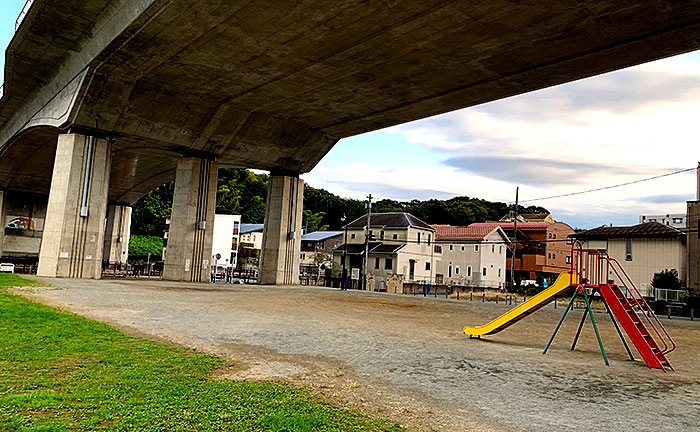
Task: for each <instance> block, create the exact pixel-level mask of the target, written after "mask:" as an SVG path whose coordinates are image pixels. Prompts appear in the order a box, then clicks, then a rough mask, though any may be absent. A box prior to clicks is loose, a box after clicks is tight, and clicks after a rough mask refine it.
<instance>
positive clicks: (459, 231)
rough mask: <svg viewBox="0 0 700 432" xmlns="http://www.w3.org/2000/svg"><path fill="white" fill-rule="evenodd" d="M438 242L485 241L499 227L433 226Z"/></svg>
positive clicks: (481, 225) (477, 225) (473, 225)
mask: <svg viewBox="0 0 700 432" xmlns="http://www.w3.org/2000/svg"><path fill="white" fill-rule="evenodd" d="M432 227H433V228H435V239H436V240H483V239H484V237H486V236H487V235H489V234H491V232H493V230H495V229H496V228H498V226H497V225H495V224H494V225H488V224H471V225H469V226H452V225H432Z"/></svg>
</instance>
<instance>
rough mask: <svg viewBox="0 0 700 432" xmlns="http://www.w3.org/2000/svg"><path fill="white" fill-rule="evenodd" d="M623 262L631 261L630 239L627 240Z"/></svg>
mask: <svg viewBox="0 0 700 432" xmlns="http://www.w3.org/2000/svg"><path fill="white" fill-rule="evenodd" d="M625 261H632V239H631V238H628V239H627V247H626V251H625Z"/></svg>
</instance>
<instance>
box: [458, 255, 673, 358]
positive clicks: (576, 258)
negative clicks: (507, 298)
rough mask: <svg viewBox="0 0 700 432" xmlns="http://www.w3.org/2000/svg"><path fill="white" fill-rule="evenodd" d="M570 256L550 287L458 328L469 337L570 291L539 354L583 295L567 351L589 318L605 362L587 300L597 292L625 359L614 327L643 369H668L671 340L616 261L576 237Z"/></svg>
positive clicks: (492, 329) (509, 321)
mask: <svg viewBox="0 0 700 432" xmlns="http://www.w3.org/2000/svg"><path fill="white" fill-rule="evenodd" d="M571 258H572V259H571V269H570V271H568V272H563V273H561V274H560V275H559V277H558V278H557V280H556V282H555V283H554V284H553V285H552V286H551V287H549V288H547V289H545V290H544V291H542V292H541V293H539V294H537V295H536V296H534V297H533V298H531V299H530V300H528V301H526V302H524V303H523V304H520V305H518V306H516V307H515V308H513V309H511V310H510V311H508V312H506V313H505V314H503V315H501V316H500V317H498V318H496V319H495V320H493V321H491V322H490V323H488V324H485V325H482V326H477V327H464V329H463V330H462V332H463V333H464V334H467V335H469V337H470V338H471V337H473V336H477V337H481V336H482V335H488V334H493V333H497V332H499V331H501V330H503V329H505V328H506V327H509V326H511V325H513V324H515V323H516V322H518V321H520V320H521V319H523V318H525V317H526V316H528V315H530V314H532V313H534V312H536V311H537V310H539V309H541V308H542V307H544V306H545V305H547V304H549V303H550V302H551V301H552V300H554V299H555V298H556V297H558V296H564V295H567V294H569V293H573V294H572V296H571V299H570V300H569V303H568V305H567V306H566V309H564V313H563V315H562V317H561V319H560V320H559V323H558V324H557V327H556V328H555V329H554V332H553V333H552V336H551V337H550V339H549V342H547V346H546V347H545V349H544V352H543V354H546V353H547V351H548V350H549V347H550V346H551V344H552V342H553V341H554V338H555V336H556V335H557V332H558V331H559V328H560V327H561V325H562V323H563V322H564V319H565V318H566V316H567V314H568V313H569V311H570V310H572V308H573V306H574V301H575V299H576V298H577V297H583V300H584V301H585V304H586V309H585V310H584V312H583V315H582V317H581V322H580V323H579V326H578V330H577V332H576V336H575V337H574V341H573V344H572V345H571V350H573V349H574V348H575V347H576V343H577V341H578V338H579V336H580V334H581V329H582V328H583V324H584V322H585V320H586V318H587V317H589V318H590V320H591V323H592V324H593V329H594V330H595V334H596V338H597V340H598V345H599V346H600V351H601V353H602V355H603V360H604V361H605V364H606V365H608V364H609V363H608V359H607V356H606V354H605V349H604V348H603V342H602V340H601V339H600V333H599V332H598V327H597V325H596V322H595V318H594V316H593V310H592V309H591V300H592V299H593V297H594V296H595V295H600V298H601V300H602V301H603V304H604V305H605V308H606V310H607V312H608V316H609V317H610V319H611V320H612V322H613V324H614V326H615V329H616V330H617V333H618V335H619V336H620V340H621V341H622V343H623V345H624V346H625V349H626V350H627V354H628V355H629V357H630V359H632V360H634V356H633V355H632V351H631V350H630V348H629V346H628V345H627V341H626V340H625V337H624V336H623V334H622V332H621V330H620V326H621V327H622V328H623V329H624V330H625V332H626V333H627V336H628V337H629V339H630V341H632V343H633V344H634V346H635V348H636V349H637V351H638V352H639V354H640V355H641V356H642V358H643V359H644V361H645V362H646V364H647V366H648V367H649V368H655V369H661V370H663V371H666V370H667V369H671V370H673V367H672V366H671V363H670V362H669V361H668V359H667V358H666V355H667V354H668V353H670V352H671V351H673V350H674V349H675V348H676V345H675V343H674V342H673V339H672V338H671V336H670V335H669V334H668V332H667V331H666V329H665V328H664V326H663V325H662V324H661V322H660V321H659V319H658V317H657V316H656V314H654V311H653V310H652V309H651V308H650V307H649V304H648V303H647V302H646V300H645V299H644V297H643V296H642V295H641V293H640V292H639V290H637V287H636V286H635V285H634V283H633V282H632V280H631V279H630V277H629V276H628V275H627V273H626V272H625V270H624V269H623V268H622V266H621V265H620V263H619V262H618V261H617V260H616V259H614V258H610V256H608V254H607V252H606V251H602V250H597V249H583V248H581V247H580V243H579V242H578V241H574V242H573V244H572V245H571ZM610 277H614V280H615V281H618V284H619V285H617V284H614V283H612V281H611V279H610ZM618 323H619V325H618ZM647 326H648V327H647Z"/></svg>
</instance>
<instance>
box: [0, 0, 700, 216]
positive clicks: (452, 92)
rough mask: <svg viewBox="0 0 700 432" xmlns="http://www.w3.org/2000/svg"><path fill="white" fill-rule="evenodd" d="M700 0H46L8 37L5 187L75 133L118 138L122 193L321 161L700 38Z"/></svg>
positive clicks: (20, 183)
mask: <svg viewBox="0 0 700 432" xmlns="http://www.w3.org/2000/svg"><path fill="white" fill-rule="evenodd" d="M698 35H700V1H687V2H672V1H661V0H656V1H636V0H635V1H633V0H617V1H611V0H591V1H577V2H570V1H565V0H551V1H546V2H545V1H507V0H493V1H487V2H483V1H477V0H462V1H445V0H369V1H367V0H363V1H360V0H339V1H328V2H298V1H286V0H275V1H264V0H263V1H260V0H255V1H253V0H242V1H232V0H91V1H89V2H85V1H80V0H68V1H67V0H60V1H59V0H35V1H34V4H33V6H32V7H31V9H30V10H29V12H28V14H27V16H26V18H25V19H24V21H23V23H22V25H21V26H20V27H19V30H18V31H17V33H16V34H15V36H14V38H13V40H12V42H11V43H10V46H9V47H8V49H7V52H6V65H5V89H4V95H3V97H2V99H0V189H6V190H7V189H12V190H18V191H28V192H35V193H40V194H47V193H49V191H50V187H51V178H52V175H53V174H54V173H53V167H54V159H55V155H56V145H57V142H58V136H59V134H64V133H66V132H71V133H73V134H81V135H82V136H93V135H94V136H96V137H97V138H101V139H107V140H108V141H110V142H111V151H112V154H111V164H110V166H109V170H110V174H109V187H108V193H107V195H108V196H107V197H106V198H107V202H108V203H118V204H129V203H133V202H135V201H136V200H138V199H139V198H140V197H141V196H143V195H144V194H145V193H147V192H148V191H150V190H151V189H152V188H154V187H155V186H158V185H160V184H162V183H164V182H165V181H168V180H171V179H173V178H174V176H175V171H176V167H178V164H179V163H180V161H181V159H182V158H183V157H184V158H192V157H195V158H200V159H205V160H215V161H216V162H217V164H218V165H219V166H222V167H246V168H258V169H265V170H272V171H275V172H276V173H278V174H283V175H291V176H292V177H295V176H297V175H298V174H300V173H304V172H308V171H310V170H311V169H312V168H313V167H314V166H315V165H316V164H317V163H318V162H319V161H320V160H321V158H323V156H324V155H325V154H326V153H327V152H328V151H329V150H330V149H331V148H332V147H333V145H334V144H335V143H336V142H337V141H338V140H339V139H341V138H343V137H348V136H352V135H356V134H360V133H364V132H368V131H372V130H377V129H380V128H384V127H388V126H391V125H396V124H400V123H404V122H407V121H411V120H416V119H420V118H424V117H428V116H431V115H435V114H440V113H444V112H448V111H451V110H455V109H459V108H464V107H468V106H473V105H477V104H480V103H484V102H488V101H492V100H496V99H500V98H504V97H507V96H511V95H515V94H519V93H524V92H528V91H532V90H536V89H541V88H545V87H548V86H553V85H556V84H560V83H565V82H569V81H573V80H576V79H580V78H584V77H589V76H592V75H596V74H600V73H604V72H608V71H612V70H616V69H620V68H623V67H627V66H632V65H636V64H640V63H643V62H647V61H650V60H654V59H659V58H662V57H667V56H671V55H675V54H679V53H683V52H688V51H692V50H695V49H697V48H699V47H700V40H699V39H698V37H699V36H698Z"/></svg>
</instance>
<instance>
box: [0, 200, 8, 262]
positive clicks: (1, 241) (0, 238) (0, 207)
mask: <svg viewBox="0 0 700 432" xmlns="http://www.w3.org/2000/svg"><path fill="white" fill-rule="evenodd" d="M6 200H7V193H6V192H5V191H0V258H2V254H3V252H4V251H5V226H6V225H7V224H6V222H5V214H6V213H5V209H6V207H7V206H6V205H5V201H6Z"/></svg>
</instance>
